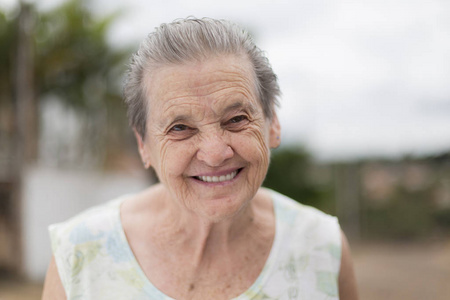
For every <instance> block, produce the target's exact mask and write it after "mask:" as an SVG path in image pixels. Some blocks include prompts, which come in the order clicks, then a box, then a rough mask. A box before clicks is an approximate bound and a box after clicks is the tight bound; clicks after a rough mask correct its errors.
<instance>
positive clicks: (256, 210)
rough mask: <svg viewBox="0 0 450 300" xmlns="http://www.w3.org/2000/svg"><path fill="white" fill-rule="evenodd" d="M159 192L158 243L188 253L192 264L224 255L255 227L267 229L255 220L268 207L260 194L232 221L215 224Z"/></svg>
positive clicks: (259, 221) (258, 220)
mask: <svg viewBox="0 0 450 300" xmlns="http://www.w3.org/2000/svg"><path fill="white" fill-rule="evenodd" d="M160 189H161V190H160V191H159V192H160V193H161V194H160V197H158V199H160V200H161V202H160V203H161V204H160V212H159V213H158V219H157V220H155V221H156V223H157V224H158V227H159V229H160V234H162V235H163V236H161V238H162V240H161V242H163V243H165V244H166V246H165V247H167V245H173V246H174V247H175V248H176V249H184V251H186V250H187V251H189V252H190V253H191V254H192V255H193V257H192V259H193V262H195V264H201V262H202V261H203V260H204V259H208V257H217V256H216V255H217V254H218V253H222V254H223V255H225V254H226V253H227V252H229V251H230V250H233V249H234V247H233V246H234V244H236V243H239V242H240V241H241V239H243V238H245V236H246V235H248V234H249V233H250V232H253V231H255V232H258V231H259V230H258V228H259V227H261V226H262V227H265V226H267V224H265V223H263V222H262V221H265V219H264V218H260V216H259V215H260V214H264V213H267V210H266V208H267V206H270V205H268V204H267V201H266V200H267V199H266V197H264V193H263V192H258V193H257V195H256V196H255V197H254V199H252V200H250V201H249V202H248V203H247V204H246V205H245V206H243V207H242V208H241V209H240V210H239V211H238V212H236V213H235V214H234V215H233V216H232V217H228V218H225V219H222V220H219V221H217V220H210V219H208V218H205V217H202V216H199V215H197V214H195V213H194V212H191V211H188V210H186V209H185V208H183V207H180V206H179V205H177V202H175V201H173V200H170V199H169V197H170V195H169V193H168V192H167V191H166V190H165V189H164V187H163V186H161V187H160ZM255 220H257V221H255ZM180 243H181V244H180Z"/></svg>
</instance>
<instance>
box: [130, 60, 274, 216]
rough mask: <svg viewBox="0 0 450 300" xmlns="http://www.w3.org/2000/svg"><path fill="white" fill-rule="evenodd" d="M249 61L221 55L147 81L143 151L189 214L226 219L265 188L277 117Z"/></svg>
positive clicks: (168, 69)
mask: <svg viewBox="0 0 450 300" xmlns="http://www.w3.org/2000/svg"><path fill="white" fill-rule="evenodd" d="M253 78H254V75H253V70H252V68H251V65H250V62H249V61H247V60H246V59H244V58H241V57H236V56H220V57H216V58H211V59H209V60H207V61H206V62H201V63H199V62H193V63H186V64H183V65H173V66H166V67H162V68H160V69H158V70H156V71H155V72H153V73H152V74H151V75H149V76H147V78H146V79H145V83H144V84H146V85H145V86H146V91H147V99H148V101H149V105H148V106H149V112H148V122H147V128H148V130H147V134H146V136H145V138H144V140H143V141H142V139H140V138H139V136H138V142H139V148H140V153H141V156H142V158H143V160H144V161H147V162H149V163H150V164H151V166H152V167H153V168H154V169H155V171H156V173H157V175H158V177H159V179H160V181H161V182H162V183H163V184H164V185H165V186H166V188H167V189H168V190H169V192H170V194H171V196H172V198H173V199H174V200H175V201H176V203H177V204H179V205H180V206H181V207H182V208H183V209H187V210H189V211H191V212H194V213H195V214H197V215H199V216H202V217H206V218H208V219H211V220H214V221H219V220H222V219H225V218H227V217H230V216H233V215H234V214H235V213H236V212H237V211H239V210H240V209H241V208H242V207H244V206H245V204H246V203H248V201H250V200H251V199H252V198H253V197H254V195H255V194H256V192H257V190H258V188H259V187H260V186H261V184H262V182H263V180H264V177H265V175H266V172H267V168H268V165H269V155H270V154H269V150H270V147H277V146H278V144H279V141H278V139H279V138H278V135H279V131H280V127H279V123H278V119H277V117H276V116H274V117H273V120H272V121H270V120H268V119H266V118H265V116H264V114H263V109H262V107H261V105H260V103H259V101H258V98H257V96H256V95H257V93H256V89H255V81H254V79H253Z"/></svg>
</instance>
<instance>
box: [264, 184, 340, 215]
mask: <svg viewBox="0 0 450 300" xmlns="http://www.w3.org/2000/svg"><path fill="white" fill-rule="evenodd" d="M266 190H267V191H268V192H269V193H270V194H271V198H272V200H273V203H274V207H275V210H276V213H278V214H281V216H282V217H283V218H287V219H289V220H290V219H291V218H295V219H304V220H305V219H306V220H316V221H320V220H323V221H329V222H337V218H336V217H335V216H332V215H329V214H327V213H325V212H323V211H321V210H319V209H317V208H315V207H312V206H308V205H305V204H302V203H300V202H299V201H296V200H294V199H292V198H290V197H288V196H286V195H283V194H281V193H279V192H276V191H274V190H270V189H266ZM291 221H292V220H291Z"/></svg>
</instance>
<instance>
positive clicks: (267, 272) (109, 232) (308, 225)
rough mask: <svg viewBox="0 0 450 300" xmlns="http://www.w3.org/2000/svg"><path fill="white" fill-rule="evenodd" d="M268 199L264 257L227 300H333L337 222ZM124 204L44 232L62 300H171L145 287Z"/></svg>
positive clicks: (337, 258) (85, 214) (89, 212)
mask: <svg viewBox="0 0 450 300" xmlns="http://www.w3.org/2000/svg"><path fill="white" fill-rule="evenodd" d="M271 195H272V199H273V203H274V210H275V219H276V232H275V239H274V242H273V245H272V249H271V251H270V254H269V257H268V259H267V261H266V264H265V266H264V268H263V270H262V272H261V274H260V275H259V276H258V278H257V279H256V281H255V282H254V283H253V285H252V286H251V287H250V288H249V289H248V290H247V291H245V292H244V293H243V294H241V295H240V296H238V297H236V298H235V299H237V300H248V299H279V300H281V299H307V300H311V299H327V300H334V299H339V293H338V274H339V269H340V261H341V234H340V228H339V224H338V222H337V219H336V218H335V217H331V216H329V215H326V214H324V213H322V212H320V211H318V210H317V209H315V208H312V207H309V206H305V205H302V204H299V203H297V202H295V201H294V200H292V199H290V198H288V197H286V196H283V195H281V194H279V193H276V192H274V191H271ZM126 198H127V196H124V197H121V198H118V199H115V200H113V201H110V202H108V203H106V204H104V205H101V206H97V207H93V208H91V209H89V210H87V211H85V212H83V213H81V214H79V215H77V216H75V217H73V218H71V219H69V220H67V221H66V222H63V223H59V224H54V225H51V226H50V227H49V231H50V237H51V242H52V249H53V254H54V256H55V260H56V265H57V267H58V272H59V275H60V277H61V281H62V284H63V286H64V289H65V291H66V295H67V299H69V300H70V299H83V300H85V299H95V300H101V299H108V300H109V299H135V300H137V299H157V300H159V299H164V300H167V299H172V298H170V297H168V296H166V295H165V294H163V293H162V292H161V291H159V290H158V289H157V288H156V287H155V286H154V285H153V284H152V283H151V282H150V281H149V280H148V278H147V277H146V276H145V274H144V272H143V270H142V269H141V267H140V266H139V264H138V262H137V260H136V258H135V256H134V254H133V252H132V251H131V248H130V246H129V244H128V241H127V239H126V236H125V233H124V230H123V227H122V224H121V220H120V204H121V203H122V202H123V201H124V200H125V199H126Z"/></svg>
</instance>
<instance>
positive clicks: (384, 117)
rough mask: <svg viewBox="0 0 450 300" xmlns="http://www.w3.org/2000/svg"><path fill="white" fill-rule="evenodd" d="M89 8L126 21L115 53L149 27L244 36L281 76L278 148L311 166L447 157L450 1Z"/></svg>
mask: <svg viewBox="0 0 450 300" xmlns="http://www.w3.org/2000/svg"><path fill="white" fill-rule="evenodd" d="M37 2H39V5H40V6H41V8H42V9H46V8H48V7H51V6H53V5H55V3H60V2H61V0H39V1H37ZM89 2H90V3H91V4H90V5H93V9H94V10H95V11H96V12H97V13H99V14H107V13H109V12H113V11H115V10H117V9H120V10H122V11H123V14H122V16H121V17H120V19H119V21H118V22H117V23H116V24H115V25H114V26H113V30H112V31H111V33H110V40H111V43H112V44H114V45H123V44H128V45H129V44H131V45H135V47H137V46H138V43H139V41H140V40H142V39H143V38H144V37H145V36H146V35H147V34H148V32H150V31H152V30H153V28H154V27H156V26H158V25H159V24H161V23H163V22H170V21H172V20H173V19H176V18H181V17H186V16H189V15H193V16H196V17H205V16H207V17H214V18H225V19H230V20H232V21H235V22H237V23H239V24H241V25H242V26H244V27H246V28H247V29H249V30H250V31H251V32H252V34H253V35H254V36H255V39H256V42H257V44H258V46H259V47H260V48H262V49H263V50H265V51H266V53H267V56H268V58H269V60H270V62H271V63H272V66H273V68H274V70H275V72H276V73H277V75H278V76H279V81H280V85H281V89H282V92H283V97H282V101H281V103H282V106H281V108H280V109H279V117H280V120H281V124H282V126H283V131H282V139H283V143H294V142H298V143H301V144H302V145H304V146H305V147H306V148H307V149H310V150H311V151H312V152H313V153H314V155H315V156H316V157H318V158H321V159H337V158H354V157H364V156H401V155H405V154H413V155H414V154H427V153H428V154H433V153H437V152H439V151H448V150H450V1H447V0H416V1H415V0H408V1H406V0H355V1H325V0H290V1H286V0H285V1H279V0H277V1H275V0H271V1H269V0H227V1H223V2H219V1H186V0H185V1H175V0H164V1H156V0H154V1H148V0H127V1H119V0H91V1H89ZM14 3H16V0H0V6H2V7H3V8H4V9H5V8H8V7H11V6H12V5H14Z"/></svg>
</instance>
